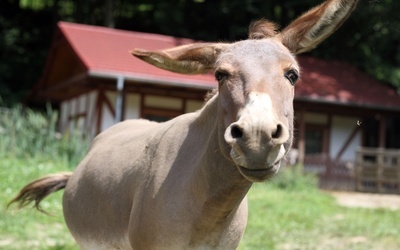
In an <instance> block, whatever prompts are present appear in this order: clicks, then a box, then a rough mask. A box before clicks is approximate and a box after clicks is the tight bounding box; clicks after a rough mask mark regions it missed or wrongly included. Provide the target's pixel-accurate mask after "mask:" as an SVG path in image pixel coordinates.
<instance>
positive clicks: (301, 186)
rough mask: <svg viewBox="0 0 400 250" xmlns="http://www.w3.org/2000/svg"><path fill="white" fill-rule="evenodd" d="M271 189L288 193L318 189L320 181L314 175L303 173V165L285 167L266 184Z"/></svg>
mask: <svg viewBox="0 0 400 250" xmlns="http://www.w3.org/2000/svg"><path fill="white" fill-rule="evenodd" d="M266 185H268V186H269V187H271V188H277V189H284V190H288V191H302V190H305V191H307V190H311V189H317V187H318V179H317V177H316V176H315V175H313V174H307V173H304V172H303V167H302V166H301V165H296V166H287V167H283V168H282V169H281V171H280V172H279V173H278V174H277V176H275V177H273V178H272V179H271V180H270V181H267V182H266Z"/></svg>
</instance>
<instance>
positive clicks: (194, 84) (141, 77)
mask: <svg viewBox="0 0 400 250" xmlns="http://www.w3.org/2000/svg"><path fill="white" fill-rule="evenodd" d="M88 76H89V77H97V78H103V79H115V80H117V79H118V78H120V77H123V78H124V79H125V80H128V81H134V82H142V83H148V84H159V85H166V86H173V87H185V88H195V89H200V90H211V89H214V88H215V87H216V84H215V83H213V82H209V81H202V80H193V79H192V80H183V79H178V78H169V79H168V78H166V77H157V76H154V75H148V74H136V73H128V72H117V71H106V70H89V71H88Z"/></svg>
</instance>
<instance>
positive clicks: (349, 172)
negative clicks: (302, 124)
mask: <svg viewBox="0 0 400 250" xmlns="http://www.w3.org/2000/svg"><path fill="white" fill-rule="evenodd" d="M303 169H304V172H305V173H313V174H316V175H317V176H318V178H319V187H320V188H322V189H328V190H341V191H358V192H371V193H385V194H400V149H384V148H359V149H358V150H357V151H356V161H355V162H343V161H334V160H332V159H330V158H329V156H328V155H326V154H314V155H306V156H305V158H304V167H303Z"/></svg>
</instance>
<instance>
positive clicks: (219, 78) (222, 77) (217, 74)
mask: <svg viewBox="0 0 400 250" xmlns="http://www.w3.org/2000/svg"><path fill="white" fill-rule="evenodd" d="M228 77H229V73H228V72H226V71H216V72H215V79H217V81H218V82H221V81H223V80H226V79H227V78H228Z"/></svg>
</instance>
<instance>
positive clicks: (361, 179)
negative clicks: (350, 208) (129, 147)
mask: <svg viewBox="0 0 400 250" xmlns="http://www.w3.org/2000/svg"><path fill="white" fill-rule="evenodd" d="M355 170H356V171H355V180H356V190H357V191H361V192H374V193H394V194H400V150H398V149H397V150H390V149H382V148H361V149H359V150H358V151H357V160H356V168H355Z"/></svg>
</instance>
